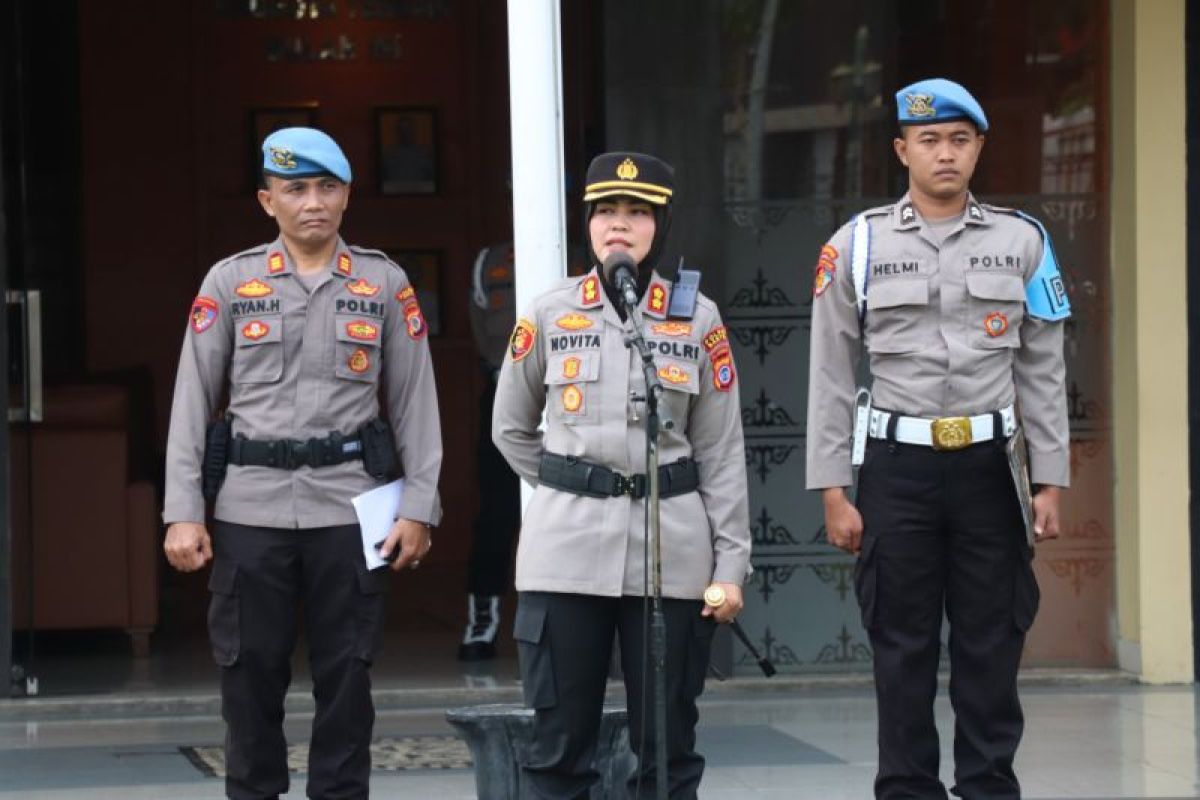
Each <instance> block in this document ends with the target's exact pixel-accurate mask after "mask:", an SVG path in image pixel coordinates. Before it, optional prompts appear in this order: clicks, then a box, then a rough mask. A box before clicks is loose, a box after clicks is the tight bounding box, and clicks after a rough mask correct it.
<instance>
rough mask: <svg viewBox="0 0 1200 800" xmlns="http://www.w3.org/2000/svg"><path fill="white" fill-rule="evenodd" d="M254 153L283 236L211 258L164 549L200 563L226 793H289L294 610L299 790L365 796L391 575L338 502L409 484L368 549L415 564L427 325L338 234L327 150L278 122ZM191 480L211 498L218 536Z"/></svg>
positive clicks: (422, 525)
mask: <svg viewBox="0 0 1200 800" xmlns="http://www.w3.org/2000/svg"><path fill="white" fill-rule="evenodd" d="M263 159H264V160H263V173H264V188H263V189H262V190H260V191H259V192H258V199H259V202H260V203H261V204H262V207H263V210H264V211H266V213H267V214H268V215H269V216H271V217H272V218H274V220H275V221H276V223H277V224H278V225H279V238H277V239H276V240H275V241H274V242H272V243H271V244H269V245H263V246H260V247H255V248H251V249H250V250H246V251H244V252H241V253H238V254H237V255H235V256H232V257H230V258H227V259H225V260H224V261H221V262H219V263H218V264H216V265H215V266H214V267H213V268H212V269H211V270H210V271H209V273H208V275H207V277H205V279H204V282H203V284H202V286H201V288H200V295H199V296H198V297H197V298H196V300H195V301H194V303H193V305H192V312H191V319H190V324H189V325H188V329H187V331H186V333H185V335H184V342H183V351H182V354H181V356H180V360H179V372H178V375H177V378H176V384H175V399H174V405H173V407H172V410H171V428H170V435H169V438H168V442H167V473H166V478H167V481H166V503H165V508H164V511H163V520H164V521H165V522H166V523H167V524H168V526H169V527H168V529H167V537H166V544H165V550H166V555H167V558H168V560H169V561H170V562H171V564H172V565H173V566H174V567H175V568H176V569H179V570H182V571H185V572H190V571H194V570H198V569H200V568H202V567H203V566H204V565H205V564H206V563H208V561H209V560H210V559H211V560H212V562H213V568H212V574H211V576H210V578H209V589H210V590H211V592H212V601H211V605H210V607H209V614H208V620H209V636H210V639H211V643H212V651H213V656H214V658H215V659H216V661H217V664H218V665H219V666H220V668H221V669H220V671H221V697H222V716H223V717H224V718H225V722H226V727H227V735H226V741H225V750H226V752H225V760H226V780H225V788H226V793H227V795H228V796H229V797H231V798H247V799H249V798H268V797H277V796H279V795H280V794H283V793H285V792H286V791H287V790H288V765H287V743H286V742H285V740H284V735H283V700H284V696H285V694H286V693H287V688H288V684H289V682H290V680H291V669H290V660H291V653H292V650H293V649H294V646H295V642H296V622H295V620H296V612H297V609H298V606H300V605H302V606H303V608H304V623H305V630H306V638H307V641H308V655H309V664H310V667H311V671H312V680H313V695H314V698H315V699H316V713H315V716H314V718H313V724H312V739H311V743H310V749H309V762H308V787H307V793H308V796H309V797H312V798H365V797H367V795H368V779H369V776H370V769H371V761H370V752H369V749H368V748H369V745H370V742H371V730H372V727H373V724H374V718H375V713H374V708H373V705H372V702H371V684H370V677H369V674H368V669H369V667H370V665H371V662H372V660H373V659H374V657H375V655H376V653H377V651H378V648H379V644H380V640H381V636H382V624H383V611H384V600H385V594H384V593H385V592H386V590H387V586H388V583H389V580H388V577H389V573H388V571H387V570H386V569H380V570H376V571H370V572H369V571H367V569H366V564H365V560H364V557H363V542H362V538H361V534H360V531H359V527H358V525H357V522H356V517H355V513H354V509H353V507H352V505H351V503H350V500H351V498H352V497H354V496H355V495H357V494H360V493H362V492H365V491H368V490H370V489H372V488H374V487H376V486H378V485H380V483H381V482H382V481H385V480H388V479H390V478H392V477H395V474H396V473H397V472H399V473H402V474H403V477H404V481H405V483H404V494H403V500H402V502H401V506H400V509H399V518H398V519H397V521H396V523H395V524H394V525H393V526H392V528H391V531H390V532H389V533H388V535H387V537H386V538H385V540H384V542H383V543H382V546H381V547H380V553H381V555H384V556H385V557H394V556H396V555H397V554H398V557H396V558H395V560H394V562H393V564H392V569H394V570H398V569H401V568H403V567H405V566H409V567H416V566H417V565H418V564H419V563H420V559H421V558H423V557H424V556H425V554H426V553H427V552H428V551H429V548H430V546H431V542H430V526H431V525H436V524H437V523H438V522H439V520H440V518H441V507H440V504H439V500H438V495H437V479H438V471H439V469H440V466H441V458H442V446H441V432H440V427H439V421H438V410H437V396H436V393H435V388H434V382H433V369H432V365H431V363H430V357H429V346H428V342H427V341H426V338H425V337H426V330H427V329H426V325H425V320H424V318H423V317H422V315H421V309H420V307H419V306H418V305H417V301H416V298H415V296H414V291H413V287H412V286H411V285H410V283H409V281H408V278H407V277H406V276H405V274H404V272H403V271H402V270H401V269H400V268H399V267H397V266H396V265H395V264H393V263H392V262H391V261H389V260H388V259H387V258H386V257H385V256H384V255H383V254H382V253H380V252H378V251H375V250H363V249H360V248H357V247H348V246H347V245H346V244H345V243H344V242H342V240H341V238H340V237H339V235H338V228H339V226H340V224H341V219H342V214H343V212H344V211H345V209H346V206H347V203H348V201H349V194H350V177H351V175H350V165H349V163H348V162H347V161H346V158H345V156H344V155H343V154H342V151H341V150H340V148H338V146H337V144H336V143H335V142H334V141H333V139H331V138H329V137H328V136H327V135H325V134H324V133H322V132H320V131H317V130H313V129H311V128H287V129H284V130H280V131H277V132H275V133H273V134H271V135H270V136H268V137H267V139H266V140H265V141H264V142H263ZM226 389H228V403H229V404H228V408H227V410H226V412H225V413H224V414H222V415H220V416H219V417H218V418H217V420H216V424H214V425H210V429H209V434H208V439H209V446H208V448H207V452H206V447H205V445H206V423H210V421H212V420H213V419H214V414H215V412H216V409H217V403H218V402H219V400H220V399H221V397H222V396H223V394H224V393H225V392H226ZM381 389H382V394H383V395H384V398H385V405H384V408H383V409H380V407H379V396H380V390H381ZM225 424H228V425H229V428H230V432H231V437H230V438H229V439H228V441H226V440H225V438H224V437H223V436H221V435H220V432H221V431H222V430H223V426H224V425H225ZM226 469H227V470H228V472H227V473H225V472H224V470H226ZM222 474H224V480H223V483H222V482H221V475H222ZM202 484H203V485H204V487H205V489H206V490H207V492H206V493H208V494H210V495H211V494H212V493H213V491H214V490H216V489H217V487H218V485H219V487H220V488H219V494H217V495H216V498H215V499H216V507H215V514H214V516H215V521H214V523H213V526H212V533H211V537H210V533H209V529H208V528H207V527H206V525H205V497H204V495H203V494H202Z"/></svg>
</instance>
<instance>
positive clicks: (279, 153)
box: [271, 147, 296, 169]
mask: <svg viewBox="0 0 1200 800" xmlns="http://www.w3.org/2000/svg"><path fill="white" fill-rule="evenodd" d="M271 163H272V164H274V165H275V166H277V167H279V168H280V169H295V168H296V156H295V155H294V154H293V153H292V151H291V150H290V149H288V148H286V147H272V148H271Z"/></svg>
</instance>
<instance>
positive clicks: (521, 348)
mask: <svg viewBox="0 0 1200 800" xmlns="http://www.w3.org/2000/svg"><path fill="white" fill-rule="evenodd" d="M536 343H537V326H536V325H534V324H533V323H532V322H530V321H529V320H527V319H525V318H524V317H522V318H521V319H519V320H517V325H516V327H515V328H513V332H512V336H511V337H509V340H508V352H509V355H511V356H512V361H513V363H514V364H516V363H518V362H519V361H520V360H521V359H523V358H525V356H527V355H529V354H530V353H531V352H533V348H534V345H535V344H536Z"/></svg>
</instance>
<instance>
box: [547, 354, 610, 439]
mask: <svg viewBox="0 0 1200 800" xmlns="http://www.w3.org/2000/svg"><path fill="white" fill-rule="evenodd" d="M599 378H600V353H599V352H598V351H593V352H578V353H559V354H555V355H552V356H550V357H549V358H548V359H547V360H546V398H547V399H546V406H547V408H548V410H549V411H550V416H551V417H553V418H554V419H556V420H558V421H560V422H563V423H566V424H567V425H580V424H584V423H591V422H595V421H596V420H598V419H599V418H600V380H599Z"/></svg>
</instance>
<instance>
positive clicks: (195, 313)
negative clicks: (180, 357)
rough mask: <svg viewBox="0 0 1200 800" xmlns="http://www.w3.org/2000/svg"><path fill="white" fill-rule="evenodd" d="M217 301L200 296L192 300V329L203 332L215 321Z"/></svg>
mask: <svg viewBox="0 0 1200 800" xmlns="http://www.w3.org/2000/svg"><path fill="white" fill-rule="evenodd" d="M217 308H218V306H217V301H216V300H213V299H212V298H211V297H204V296H200V297H197V298H196V299H195V300H193V301H192V330H193V331H195V332H196V333H204V332H205V331H206V330H208V329H209V328H211V327H212V326H213V323H214V322H216V321H217Z"/></svg>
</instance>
